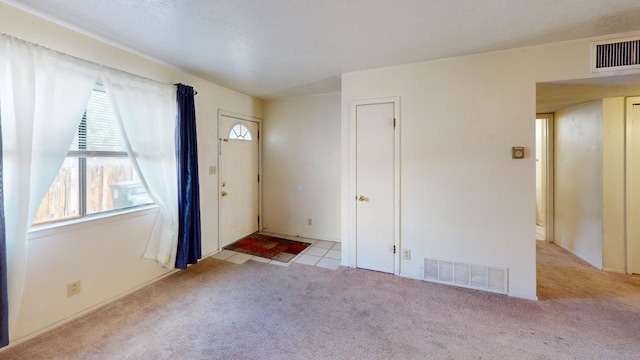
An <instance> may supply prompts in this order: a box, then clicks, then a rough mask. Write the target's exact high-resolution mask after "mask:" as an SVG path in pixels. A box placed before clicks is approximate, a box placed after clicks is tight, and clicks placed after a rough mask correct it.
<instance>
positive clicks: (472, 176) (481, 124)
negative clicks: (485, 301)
mask: <svg viewBox="0 0 640 360" xmlns="http://www.w3.org/2000/svg"><path fill="white" fill-rule="evenodd" d="M590 44H591V41H590V40H588V39H587V40H579V41H571V42H563V43H557V44H549V45H543V46H536V47H529V48H520V49H514V50H507V51H500V52H493V53H486V54H479V55H473V56H466V57H459V58H452V59H444V60H438V61H430V62H424V63H416V64H410V65H402V66H394V67H388V68H381V69H375V70H369V71H361V72H354V73H348V74H343V77H342V164H343V166H342V173H343V174H349V173H350V170H351V166H352V164H351V163H350V159H351V149H352V144H351V136H352V134H351V128H350V125H349V124H350V103H351V101H353V100H357V99H374V98H381V97H389V96H399V97H400V98H401V110H400V111H401V129H400V131H401V158H400V160H401V174H400V176H401V194H402V195H401V196H402V199H401V202H402V203H401V204H402V205H401V209H400V210H401V234H402V235H401V248H402V249H405V248H406V249H411V250H412V260H401V259H400V260H399V261H401V274H400V275H401V276H406V277H413V278H422V272H423V271H424V269H423V259H424V258H425V257H430V258H444V259H453V260H458V261H464V262H469V263H476V264H486V265H496V266H504V267H507V268H508V269H509V281H510V283H509V295H511V296H517V297H523V298H529V299H535V298H536V264H535V258H536V250H535V224H534V219H535V159H534V156H533V155H532V153H531V152H532V151H533V149H534V142H535V136H534V132H535V130H534V127H535V125H534V124H535V122H534V119H535V113H536V111H535V108H536V83H537V82H546V81H557V80H567V79H579V78H587V77H591V76H603V75H602V74H591V73H590V70H589V69H590ZM617 75H620V73H617ZM512 146H524V147H526V148H527V156H526V158H525V159H523V160H512V159H511V152H510V149H511V147H512ZM342 179H343V183H342V209H343V213H342V216H343V231H342V241H343V247H342V249H343V264H344V265H347V266H353V265H354V255H355V242H354V240H353V228H352V222H351V219H352V218H353V207H352V201H353V199H354V198H355V194H351V193H350V191H351V188H352V187H351V178H350V177H349V176H343V177H342ZM600 193H601V192H600Z"/></svg>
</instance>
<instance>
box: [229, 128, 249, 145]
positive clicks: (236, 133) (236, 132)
mask: <svg viewBox="0 0 640 360" xmlns="http://www.w3.org/2000/svg"><path fill="white" fill-rule="evenodd" d="M229 139H230V140H244V141H251V140H253V139H252V137H251V132H250V131H249V129H247V127H246V126H244V125H242V124H235V125H233V127H232V128H231V130H230V131H229Z"/></svg>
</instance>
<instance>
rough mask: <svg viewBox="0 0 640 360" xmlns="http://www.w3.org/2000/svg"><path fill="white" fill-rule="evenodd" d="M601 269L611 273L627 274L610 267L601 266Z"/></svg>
mask: <svg viewBox="0 0 640 360" xmlns="http://www.w3.org/2000/svg"><path fill="white" fill-rule="evenodd" d="M602 271H606V272H609V273H613V274H622V275H627V272H626V271H624V270H621V269H611V268H603V269H602Z"/></svg>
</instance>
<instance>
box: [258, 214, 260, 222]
mask: <svg viewBox="0 0 640 360" xmlns="http://www.w3.org/2000/svg"><path fill="white" fill-rule="evenodd" d="M258 224H260V215H258Z"/></svg>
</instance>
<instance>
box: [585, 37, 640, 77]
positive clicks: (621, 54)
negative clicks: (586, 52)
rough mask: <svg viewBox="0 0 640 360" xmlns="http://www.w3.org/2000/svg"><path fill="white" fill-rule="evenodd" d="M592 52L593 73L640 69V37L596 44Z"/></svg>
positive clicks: (610, 40)
mask: <svg viewBox="0 0 640 360" xmlns="http://www.w3.org/2000/svg"><path fill="white" fill-rule="evenodd" d="M591 52H592V54H593V61H592V62H591V67H592V71H593V72H602V71H619V70H631V69H640V37H633V38H623V39H609V40H605V41H599V42H595V43H593V45H592V48H591Z"/></svg>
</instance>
